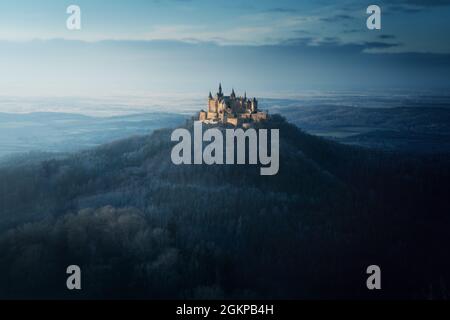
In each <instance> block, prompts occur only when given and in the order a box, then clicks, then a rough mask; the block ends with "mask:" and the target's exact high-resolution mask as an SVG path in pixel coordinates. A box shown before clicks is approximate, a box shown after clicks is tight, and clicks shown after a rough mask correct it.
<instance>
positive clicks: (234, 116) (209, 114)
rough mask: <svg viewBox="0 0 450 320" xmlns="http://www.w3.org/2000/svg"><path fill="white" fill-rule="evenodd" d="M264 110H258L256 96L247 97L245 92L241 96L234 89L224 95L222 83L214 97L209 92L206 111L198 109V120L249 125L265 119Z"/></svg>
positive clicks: (210, 122) (211, 122)
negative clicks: (229, 93) (227, 94)
mask: <svg viewBox="0 0 450 320" xmlns="http://www.w3.org/2000/svg"><path fill="white" fill-rule="evenodd" d="M267 118H268V115H267V113H266V112H262V111H259V110H258V101H257V100H256V98H253V99H247V94H245V95H244V96H243V97H238V96H236V93H235V92H234V89H233V90H232V92H231V95H229V96H225V95H224V94H223V91H222V84H219V91H218V92H217V93H216V95H215V97H213V96H212V94H211V92H210V93H209V98H208V109H207V111H203V110H202V111H200V114H199V118H198V120H199V121H202V122H204V123H209V124H215V123H221V124H230V125H233V126H235V127H238V126H243V127H249V126H251V123H253V122H259V121H264V120H267Z"/></svg>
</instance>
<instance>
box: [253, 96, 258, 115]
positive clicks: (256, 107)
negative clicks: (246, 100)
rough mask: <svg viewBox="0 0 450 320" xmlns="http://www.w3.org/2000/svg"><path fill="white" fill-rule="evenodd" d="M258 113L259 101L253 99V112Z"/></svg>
mask: <svg viewBox="0 0 450 320" xmlns="http://www.w3.org/2000/svg"><path fill="white" fill-rule="evenodd" d="M256 111H258V100H256V98H253V99H252V112H256Z"/></svg>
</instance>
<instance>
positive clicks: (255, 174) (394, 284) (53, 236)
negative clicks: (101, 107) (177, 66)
mask: <svg viewBox="0 0 450 320" xmlns="http://www.w3.org/2000/svg"><path fill="white" fill-rule="evenodd" d="M264 126H265V127H268V128H271V127H273V128H279V129H280V137H281V147H280V170H279V173H278V175H276V176H260V175H259V166H238V165H235V166H227V165H223V166H206V165H197V166H195V165H191V166H189V165H183V166H175V165H173V164H172V162H171V160H170V152H171V148H172V146H173V143H172V142H170V134H171V130H159V131H155V132H154V133H153V134H152V135H150V136H141V137H132V138H129V139H126V140H121V141H117V142H114V143H111V144H108V145H104V146H102V147H99V148H96V149H92V150H89V151H84V152H80V153H76V154H73V155H71V156H68V157H65V158H62V159H61V158H59V159H55V160H45V161H36V162H33V161H27V162H23V163H22V164H17V165H10V166H7V167H2V168H0V190H1V192H0V252H2V254H1V255H0V283H1V286H0V297H2V298H4V297H6V298H14V297H38V298H80V297H82V298H344V297H353V298H379V297H381V298H388V297H401V298H411V297H412V298H424V297H426V298H443V297H448V291H447V290H448V289H447V288H448V287H449V284H450V259H449V257H448V252H447V248H446V246H445V244H446V243H449V240H450V235H449V233H448V229H449V227H450V218H449V215H448V213H449V212H450V211H449V209H450V203H449V202H450V197H448V196H447V194H448V190H449V182H448V181H449V178H450V166H449V157H448V156H446V155H442V156H437V155H433V156H422V157H421V156H417V155H415V156H414V157H412V156H408V155H401V154H392V153H389V154H388V153H383V152H379V151H377V152H375V151H370V150H365V149H361V148H357V147H352V146H345V145H341V144H338V143H335V142H331V141H327V140H324V139H322V138H318V137H315V136H311V135H308V134H305V133H303V132H302V131H301V130H299V129H298V128H297V127H295V126H293V125H290V124H289V123H287V122H286V121H285V120H284V119H283V118H281V117H279V116H276V115H275V116H273V117H272V119H271V120H270V121H269V122H268V123H266V124H265V125H264ZM70 264H77V265H80V266H81V268H82V270H83V290H82V292H81V293H73V292H68V291H67V289H66V287H65V279H66V274H65V268H66V267H67V266H68V265H70ZM371 264H377V265H380V266H381V267H382V271H383V290H382V292H378V293H373V292H369V291H368V290H367V289H366V286H365V284H366V277H367V275H366V274H365V271H366V268H367V266H369V265H371Z"/></svg>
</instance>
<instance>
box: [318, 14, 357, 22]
mask: <svg viewBox="0 0 450 320" xmlns="http://www.w3.org/2000/svg"><path fill="white" fill-rule="evenodd" d="M353 19H355V18H354V17H352V16H350V15H348V14H336V15H334V16H329V17H324V18H320V21H324V22H339V21H350V20H353Z"/></svg>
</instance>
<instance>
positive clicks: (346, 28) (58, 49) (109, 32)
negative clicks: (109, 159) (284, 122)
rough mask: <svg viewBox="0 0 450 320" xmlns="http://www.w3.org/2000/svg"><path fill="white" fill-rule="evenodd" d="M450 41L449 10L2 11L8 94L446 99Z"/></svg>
mask: <svg viewBox="0 0 450 320" xmlns="http://www.w3.org/2000/svg"><path fill="white" fill-rule="evenodd" d="M72 4H75V5H78V6H79V7H80V8H81V26H82V28H81V30H68V29H67V28H66V20H67V18H68V16H69V15H68V14H67V13H66V8H67V7H68V6H69V5H72ZM371 4H377V5H379V6H380V8H381V10H382V15H381V17H382V20H381V21H382V28H381V30H368V29H367V27H366V19H367V17H368V14H367V13H366V8H367V7H368V6H369V5H371ZM448 34H450V0H448V1H447V0H429V1H425V0H390V1H387V0H378V1H364V0H343V1H328V0H315V1H313V0H310V1H307V0H305V1H298V0H284V1H283V0H278V1H274V0H272V1H269V0H235V1H223V0H128V1H125V0H108V1H103V0H71V1H56V0H40V1H39V0H15V1H1V2H0V95H3V96H7V95H11V96H17V95H29V96H33V95H36V96H47V95H49V96H50V95H57V96H96V95H106V96H108V95H114V94H124V95H125V94H128V95H143V94H163V93H170V92H179V93H186V92H195V93H197V92H204V91H209V90H213V89H215V88H216V87H217V83H218V82H223V83H224V87H225V88H227V89H230V88H231V87H236V88H237V89H238V90H239V89H241V90H247V91H250V90H252V91H253V92H255V93H258V94H264V93H269V92H271V93H274V92H275V93H276V92H278V93H281V92H296V91H301V90H341V89H354V90H357V89H382V88H390V89H391V88H401V89H411V90H417V89H433V88H440V89H442V88H448V87H449V86H450V76H449V75H450V41H448Z"/></svg>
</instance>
